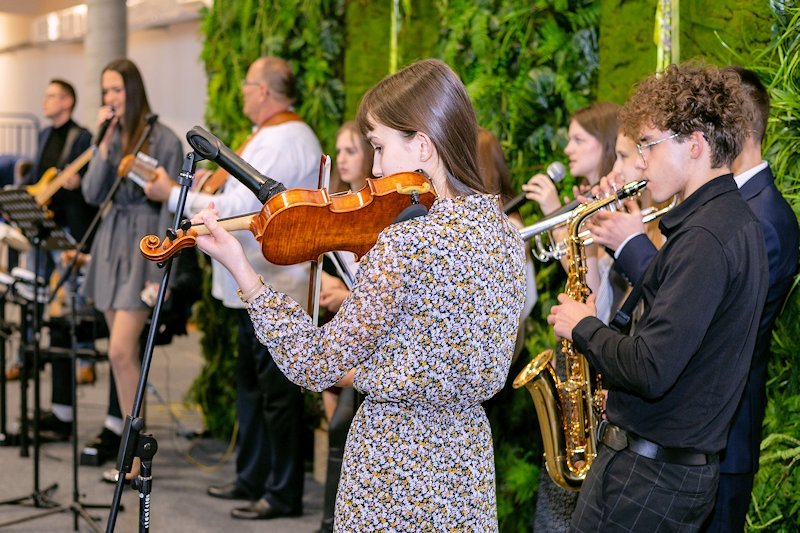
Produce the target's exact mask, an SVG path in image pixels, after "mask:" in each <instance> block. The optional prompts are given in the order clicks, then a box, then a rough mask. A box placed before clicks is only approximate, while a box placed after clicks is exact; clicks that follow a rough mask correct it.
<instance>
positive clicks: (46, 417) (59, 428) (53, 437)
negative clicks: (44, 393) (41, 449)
mask: <svg viewBox="0 0 800 533" xmlns="http://www.w3.org/2000/svg"><path fill="white" fill-rule="evenodd" d="M32 430H33V427H31V431H32ZM71 436H72V422H64V421H62V420H59V419H58V418H57V417H56V415H54V414H53V413H51V412H49V411H47V412H44V413H42V416H41V417H40V418H39V438H40V439H41V440H42V442H63V441H66V440H69V438H70V437H71Z"/></svg>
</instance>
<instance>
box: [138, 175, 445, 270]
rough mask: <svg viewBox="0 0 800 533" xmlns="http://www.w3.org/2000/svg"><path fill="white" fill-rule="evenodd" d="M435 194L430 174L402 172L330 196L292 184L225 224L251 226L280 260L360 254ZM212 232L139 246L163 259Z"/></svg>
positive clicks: (269, 255)
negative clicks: (403, 214) (252, 212)
mask: <svg viewBox="0 0 800 533" xmlns="http://www.w3.org/2000/svg"><path fill="white" fill-rule="evenodd" d="M435 199H436V193H435V192H434V190H433V187H432V185H431V183H430V181H429V180H428V178H426V177H425V176H423V175H422V174H418V173H416V172H401V173H398V174H393V175H391V176H386V177H384V178H376V179H368V180H367V185H366V186H365V187H364V188H362V189H361V190H359V191H355V192H348V193H341V194H333V195H331V194H329V193H328V191H327V190H326V189H289V190H286V191H283V192H281V193H279V194H277V195H275V196H274V197H272V198H270V199H269V200H268V201H267V203H266V204H264V207H263V208H262V210H261V212H260V213H258V214H257V215H247V216H244V217H236V218H233V219H225V220H220V224H221V225H222V226H223V227H224V228H226V229H228V230H235V229H244V228H245V227H246V228H248V229H249V230H250V231H251V232H252V233H253V235H254V236H255V238H256V240H257V241H258V242H259V243H260V244H261V252H262V253H263V254H264V258H266V259H267V261H269V262H271V263H273V264H276V265H294V264H297V263H303V262H305V261H315V260H317V259H318V258H319V256H321V255H322V254H324V253H325V252H330V251H334V250H336V251H346V252H352V253H354V254H355V255H356V256H357V257H359V258H360V257H362V256H363V255H364V254H366V253H367V252H368V251H369V249H370V248H372V246H374V245H375V242H376V241H377V240H378V234H380V232H381V231H383V229H384V228H386V227H387V226H389V225H390V224H391V223H392V222H393V221H394V220H395V218H396V217H397V216H398V215H399V214H400V213H401V212H402V211H403V210H404V209H406V208H407V207H409V206H411V205H413V204H414V203H419V204H422V205H424V206H425V207H426V208H430V207H431V205H433V201H434V200H435ZM415 200H416V201H415ZM207 233H208V230H207V228H206V227H205V226H203V225H197V226H191V227H187V228H185V229H183V230H180V231H179V232H178V235H176V236H175V238H172V239H170V238H167V239H165V240H164V242H163V243H162V242H160V240H159V239H158V237H156V236H154V235H150V236H147V237H144V238H143V239H142V241H141V243H140V250H141V252H142V255H144V256H145V257H146V258H147V259H149V260H151V261H158V262H162V261H165V260H166V259H168V258H169V257H171V256H172V255H174V254H175V253H176V252H177V251H178V250H181V249H183V248H188V247H190V246H194V245H195V238H196V236H198V235H204V234H207Z"/></svg>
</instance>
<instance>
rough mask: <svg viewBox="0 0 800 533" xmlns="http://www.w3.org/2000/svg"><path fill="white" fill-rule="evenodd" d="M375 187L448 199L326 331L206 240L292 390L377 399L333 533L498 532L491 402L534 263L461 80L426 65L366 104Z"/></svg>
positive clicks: (357, 427)
mask: <svg viewBox="0 0 800 533" xmlns="http://www.w3.org/2000/svg"><path fill="white" fill-rule="evenodd" d="M358 123H359V127H360V128H361V130H362V132H363V133H365V134H366V136H367V138H368V139H369V140H370V143H371V144H372V146H373V148H374V151H375V158H374V164H373V174H374V175H376V176H379V177H380V176H384V175H390V174H395V173H398V172H408V171H415V170H416V171H420V172H423V173H425V174H426V175H428V176H429V177H430V179H431V181H432V183H433V185H434V187H435V189H436V192H437V194H438V196H439V198H438V200H436V202H435V203H434V204H433V206H432V208H431V210H430V212H429V213H428V214H427V215H426V216H424V217H418V218H414V219H411V220H408V221H406V222H403V223H398V224H393V225H391V226H390V227H388V228H386V229H385V230H384V231H383V232H382V233H381V234H380V236H379V237H378V241H377V243H376V244H375V246H374V247H373V248H372V250H370V252H369V253H368V254H367V255H366V256H365V257H364V258H363V259H362V260H361V264H360V267H359V270H358V276H357V282H356V286H355V287H354V289H353V292H352V294H351V295H350V296H349V297H348V298H347V299H346V300H345V301H344V303H343V304H342V307H341V309H340V310H339V312H338V313H337V315H336V316H335V317H334V318H333V320H331V321H330V322H328V323H327V324H325V325H324V326H322V327H320V328H316V327H314V326H313V325H312V323H311V319H310V318H309V317H308V315H307V314H306V312H305V311H304V310H303V309H302V307H300V306H299V305H298V304H297V303H295V302H294V301H292V300H291V299H290V298H288V297H286V296H285V295H283V294H280V293H278V292H276V291H275V290H274V289H272V288H271V287H269V286H267V285H265V284H264V282H263V281H262V280H261V279H260V278H259V277H258V276H257V275H256V273H255V272H254V271H253V269H252V268H251V267H250V265H249V264H248V263H247V261H246V260H245V258H244V255H243V254H242V252H241V249H240V247H239V245H238V241H237V240H236V239H235V238H233V237H232V236H231V235H230V234H228V233H227V232H225V231H224V230H222V229H221V228H220V227H219V226H218V225H217V224H216V222H215V216H214V214H213V211H211V210H209V211H206V212H204V213H203V214H202V216H201V217H200V218H201V219H202V220H203V221H204V222H205V223H206V224H208V226H209V229H210V230H211V232H212V234H211V235H210V236H206V237H202V238H200V239H198V245H199V246H200V247H201V248H202V250H203V251H205V252H206V253H208V254H209V255H211V256H212V257H215V258H217V259H218V260H219V261H221V262H222V263H223V264H224V265H225V266H226V267H227V268H228V269H229V270H230V271H231V273H232V274H233V276H234V277H235V279H236V281H237V282H238V284H239V286H240V287H241V289H242V298H243V299H244V300H245V302H246V304H247V307H248V310H249V312H250V317H251V318H252V320H253V322H254V324H255V329H256V332H257V333H258V335H259V338H260V340H261V341H262V342H263V343H265V344H266V345H268V346H269V348H270V350H271V352H272V353H273V356H274V358H275V361H276V363H277V364H278V366H280V367H281V370H282V371H283V372H284V373H285V374H286V375H287V376H288V377H289V378H290V379H292V380H293V381H295V382H296V383H298V384H300V385H302V386H304V387H307V388H310V389H314V390H321V389H324V388H326V387H329V386H331V385H332V384H334V383H336V382H337V381H339V380H340V379H341V378H342V377H343V376H344V375H345V374H346V373H347V372H348V370H350V369H353V368H355V369H356V371H355V376H354V386H355V388H356V389H357V390H359V391H360V392H362V393H363V394H364V395H365V399H364V402H363V403H362V404H361V407H360V408H359V410H358V413H357V414H356V417H355V420H354V421H353V425H352V427H351V430H350V434H349V435H348V438H347V445H346V449H345V457H344V465H343V468H342V478H341V482H340V486H339V493H338V496H337V499H336V518H335V520H336V529H337V530H340V531H354V530H365V529H370V530H373V529H393V530H400V531H403V530H405V531H411V530H417V531H419V530H444V529H448V530H451V529H454V530H462V531H463V530H470V531H497V513H496V505H495V484H494V456H493V455H494V454H493V451H492V441H491V433H490V430H489V424H488V421H487V419H486V415H485V414H484V411H483V408H482V407H481V402H483V401H484V400H486V399H488V398H490V397H491V396H493V395H494V394H495V393H496V392H497V391H498V390H499V389H500V388H501V387H502V386H503V383H504V381H505V378H506V374H507V373H508V368H509V364H510V362H511V356H512V352H513V348H514V339H515V336H516V330H517V325H518V323H519V316H520V311H521V309H522V303H523V300H524V293H525V273H524V261H525V258H524V253H523V247H522V242H521V240H520V237H519V233H518V232H517V230H516V229H515V228H514V227H513V226H512V225H511V224H510V223H509V221H508V218H507V217H506V216H505V215H504V214H503V213H502V211H501V209H500V207H499V204H498V201H497V197H496V196H493V195H489V194H485V193H484V190H485V189H484V186H483V183H482V180H481V177H480V174H479V171H478V167H477V163H476V144H477V128H476V120H475V112H474V110H473V109H472V105H471V104H470V101H469V99H468V97H467V94H466V91H465V89H464V86H463V85H462V83H461V82H460V80H459V79H458V77H457V76H456V75H455V73H453V71H452V70H450V68H449V67H447V66H446V65H445V64H444V63H442V62H440V61H437V60H425V61H421V62H418V63H415V64H413V65H410V66H409V67H406V68H405V69H403V70H401V71H400V72H398V73H396V74H394V75H392V76H389V77H387V78H385V79H384V80H383V81H381V82H380V83H379V84H378V85H377V86H375V87H374V88H372V89H371V90H370V91H369V92H367V94H366V95H365V96H364V99H363V100H362V102H361V105H360V108H359V112H358Z"/></svg>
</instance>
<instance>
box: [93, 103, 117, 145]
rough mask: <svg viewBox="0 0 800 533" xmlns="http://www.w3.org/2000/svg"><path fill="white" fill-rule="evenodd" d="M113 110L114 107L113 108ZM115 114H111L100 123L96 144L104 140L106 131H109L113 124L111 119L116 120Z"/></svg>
mask: <svg viewBox="0 0 800 533" xmlns="http://www.w3.org/2000/svg"><path fill="white" fill-rule="evenodd" d="M111 110H112V111H113V110H114V108H111ZM114 117H115V115H111V116H110V117H108V118H107V119H105V120H104V121H103V123H102V124H100V129H99V130H98V131H97V140H96V141H95V142H94V145H95V146H97V145H98V144H100V142H101V141H102V140H103V137H105V136H106V132H107V131H108V127H109V126H110V125H111V121H112V120H114Z"/></svg>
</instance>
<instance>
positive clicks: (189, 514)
mask: <svg viewBox="0 0 800 533" xmlns="http://www.w3.org/2000/svg"><path fill="white" fill-rule="evenodd" d="M199 337H200V336H199V334H198V333H196V332H193V333H190V334H189V335H188V336H185V337H178V338H176V339H175V341H174V342H173V343H172V344H171V345H168V346H159V347H157V348H156V350H155V352H154V355H153V359H152V366H151V370H150V375H149V380H148V383H149V385H151V386H152V387H154V388H151V389H150V390H149V391H148V393H147V397H146V402H147V406H146V409H147V420H148V431H150V432H152V433H153V435H154V436H155V438H156V439H157V441H158V452H157V454H156V455H155V458H154V460H153V487H152V492H151V507H150V519H151V522H150V527H151V528H152V530H153V531H170V532H182V531H186V532H193V533H197V532H203V531H226V530H230V531H237V532H249V531H263V532H276V533H281V532H286V533H303V532H312V531H315V530H317V528H318V527H319V523H320V519H321V516H322V511H321V508H322V488H321V486H320V485H319V484H318V483H317V482H315V481H314V480H313V478H312V476H311V474H310V473H309V474H307V476H306V489H305V497H304V508H305V509H304V511H305V513H304V515H303V516H301V517H298V518H291V519H289V518H286V519H275V520H268V521H246V520H245V521H243V520H236V519H233V518H230V516H229V512H230V509H231V508H232V507H235V506H237V505H244V504H246V502H230V501H225V500H219V499H215V498H211V497H209V496H207V495H206V492H205V491H206V487H207V486H208V485H209V484H220V483H224V482H227V481H230V480H232V479H233V477H234V461H233V457H231V455H232V454H231V453H226V450H227V448H228V443H227V442H222V441H219V440H215V439H203V438H199V437H184V436H181V435H186V434H193V433H195V432H197V433H200V432H202V429H203V428H202V419H201V416H200V413H199V412H198V410H197V409H196V408H195V407H193V406H192V405H188V404H186V403H184V402H183V397H184V394H185V392H186V390H188V387H189V385H190V384H191V382H192V380H193V379H194V377H195V375H196V374H197V373H198V371H199V369H200V368H201V366H202V364H203V361H202V358H201V356H200V351H199ZM6 346H7V351H8V354H9V355H7V357H8V358H9V359H13V354H15V353H16V352H15V350H16V348H15V347H14V345H13V343H7V345H6ZM97 369H98V374H99V375H98V381H97V383H95V384H94V385H82V386H80V387H79V388H78V405H79V410H78V417H79V423H78V426H79V427H78V435H79V438H78V447H79V451H80V448H82V447H83V444H84V443H85V442H87V441H89V440H91V438H92V437H93V436H94V435H95V434H97V433H98V432H99V430H100V429H101V428H102V423H103V419H104V418H105V410H106V401H107V396H108V389H107V385H108V363H100V364H98V366H97ZM49 384H50V374H49V365H47V366H46V368H45V370H44V371H43V372H42V373H41V394H40V398H41V402H42V406H43V407H44V408H47V407H49V404H50V385H49ZM159 396H160V397H161V399H159ZM0 401H2V405H0V409H5V412H6V417H7V429H8V432H9V433H16V432H17V430H18V428H17V426H18V421H19V405H20V387H19V382H18V381H16V382H10V383H9V384H8V388H7V392H6V398H0ZM29 406H30V411H29V412H32V407H33V386H31V387H30V391H29ZM21 451H22V450H21V448H20V447H19V446H4V447H0V524H4V523H7V522H10V521H14V520H17V519H23V518H25V517H27V516H32V515H33V516H36V518H35V519H33V520H26V521H21V522H19V523H15V524H12V525H7V526H4V527H3V528H2V530H3V531H37V532H57V531H72V530H73V528H74V526H75V524H74V521H75V520H76V517H78V515H77V513H75V512H73V511H71V510H70V505H71V504H72V503H73V500H74V499H77V500H79V501H80V502H81V503H82V504H90V503H99V504H105V505H108V504H110V503H111V501H112V498H113V495H114V485H110V484H107V483H104V482H103V481H101V474H102V471H103V470H104V469H105V468H111V467H112V466H113V464H111V463H107V464H106V465H104V467H92V466H80V467H79V468H78V479H77V481H78V487H79V491H78V493H79V494H80V496H79V497H78V498H74V497H73V494H74V493H73V466H72V465H73V461H72V445H71V443H69V442H66V443H49V444H44V445H42V446H41V449H40V454H39V456H40V461H39V476H38V478H39V479H38V487H39V490H40V491H41V490H44V489H45V488H47V487H49V486H50V485H51V484H54V483H57V484H58V487H57V489H56V490H55V491H54V492H53V493H52V496H51V499H52V501H53V502H55V503H56V504H58V505H59V506H61V507H60V508H56V509H51V510H47V509H42V508H37V507H34V506H32V505H31V502H32V499H28V500H27V501H26V502H25V504H24V505H8V504H3V503H2V502H4V501H6V500H9V499H15V498H18V497H26V496H30V495H32V494H33V492H34V486H35V480H34V467H33V456H34V451H33V448H32V447H31V448H30V449H29V450H28V451H29V454H28V457H21ZM138 500H139V498H138V493H137V492H136V491H134V490H132V489H130V488H126V489H125V490H124V492H123V494H122V498H121V503H122V504H123V506H124V511H122V512H120V513H119V514H118V516H117V520H116V523H115V527H114V529H113V530H114V531H119V532H133V531H139V526H138V518H139V512H140V511H139V504H138ZM88 511H89V512H90V513H91V514H92V515H94V517H95V518H96V521H95V522H94V523H95V524H96V527H92V526H91V525H90V524H89V521H88V520H85V519H84V518H83V517H78V518H77V526H78V530H80V531H92V530H93V529H94V530H107V524H108V519H109V510H108V509H107V508H103V509H88ZM48 512H52V514H45V513H48Z"/></svg>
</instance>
